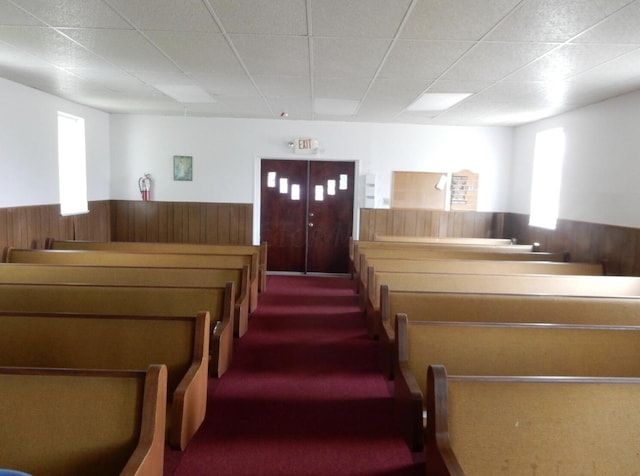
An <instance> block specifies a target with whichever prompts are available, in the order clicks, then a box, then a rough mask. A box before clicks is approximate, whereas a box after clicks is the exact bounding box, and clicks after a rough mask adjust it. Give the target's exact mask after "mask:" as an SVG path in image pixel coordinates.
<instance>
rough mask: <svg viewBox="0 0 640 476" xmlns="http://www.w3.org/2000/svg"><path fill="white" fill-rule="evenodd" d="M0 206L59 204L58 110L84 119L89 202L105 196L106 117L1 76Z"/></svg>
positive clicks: (107, 146)
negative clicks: (0, 166)
mask: <svg viewBox="0 0 640 476" xmlns="http://www.w3.org/2000/svg"><path fill="white" fill-rule="evenodd" d="M0 104H2V114H0V164H2V173H1V174H0V207H15V206H27V205H42V204H52V203H59V193H58V188H59V187H58V137H57V129H58V126H57V120H58V118H57V114H58V111H62V112H66V113H69V114H73V115H75V116H79V117H83V118H84V119H85V131H86V148H87V186H88V198H89V200H108V199H109V181H110V177H109V173H110V163H109V160H110V151H109V115H108V114H106V113H104V112H100V111H97V110H95V109H91V108H87V107H84V106H79V105H78V104H75V103H72V102H69V101H65V100H63V99H60V98H57V97H55V96H51V95H49V94H45V93H42V92H40V91H36V90H35V89H31V88H28V87H25V86H22V85H19V84H16V83H14V82H11V81H7V80H4V79H2V78H0Z"/></svg>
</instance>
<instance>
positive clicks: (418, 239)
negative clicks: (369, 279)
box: [373, 233, 535, 247]
mask: <svg viewBox="0 0 640 476" xmlns="http://www.w3.org/2000/svg"><path fill="white" fill-rule="evenodd" d="M373 241H385V242H396V243H398V242H399V243H450V244H460V245H488V246H495V245H500V246H506V245H515V244H516V243H515V241H514V240H512V239H509V238H477V237H475V238H474V237H462V236H401V235H381V234H377V233H376V234H374V235H373ZM532 246H534V247H535V244H534V245H532Z"/></svg>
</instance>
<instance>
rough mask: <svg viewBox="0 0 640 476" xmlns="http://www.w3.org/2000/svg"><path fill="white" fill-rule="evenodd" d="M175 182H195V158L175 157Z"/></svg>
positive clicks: (187, 156) (186, 156)
mask: <svg viewBox="0 0 640 476" xmlns="http://www.w3.org/2000/svg"><path fill="white" fill-rule="evenodd" d="M173 180H182V181H191V180H193V157H191V156H189V155H174V156H173Z"/></svg>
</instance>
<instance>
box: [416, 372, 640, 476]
mask: <svg viewBox="0 0 640 476" xmlns="http://www.w3.org/2000/svg"><path fill="white" fill-rule="evenodd" d="M425 373H426V372H425ZM427 378H428V380H429V389H430V390H429V393H428V395H427V411H428V413H429V415H433V417H430V418H429V423H428V427H427V430H426V433H425V440H426V444H425V461H426V466H425V473H426V474H428V475H430V476H443V475H447V476H449V475H451V476H454V475H455V476H461V475H477V476H494V475H496V474H540V475H547V474H571V475H574V474H575V475H578V474H598V475H602V476H616V475H621V474H635V473H637V471H638V468H639V467H640V452H638V451H637V443H636V442H637V441H638V440H639V439H640V379H637V378H629V379H627V378H580V377H573V378H571V377H564V378H559V377H554V378H548V377H518V376H515V377H513V376H512V377H493V376H484V377H480V376H456V375H447V372H446V370H445V368H444V367H442V366H439V365H436V366H432V367H430V368H429V370H428V377H427Z"/></svg>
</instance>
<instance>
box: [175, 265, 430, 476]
mask: <svg viewBox="0 0 640 476" xmlns="http://www.w3.org/2000/svg"><path fill="white" fill-rule="evenodd" d="M351 286H352V281H351V280H350V279H348V278H344V277H310V276H269V282H268V288H267V292H266V293H264V294H263V295H262V296H261V297H260V304H259V306H258V309H257V310H256V311H255V312H254V313H253V314H252V315H251V317H250V321H249V331H248V332H247V334H245V336H244V337H243V338H242V339H241V340H239V341H237V342H236V348H235V350H234V360H233V364H232V366H231V368H230V369H229V371H228V372H227V373H226V374H225V375H224V376H223V377H222V378H221V379H220V380H219V381H216V380H212V381H211V385H210V392H209V406H208V408H207V417H206V420H205V422H204V424H203V426H202V427H201V428H200V430H199V431H198V433H197V434H196V436H195V438H194V439H193V440H192V442H191V443H190V445H189V446H188V447H187V449H186V450H185V451H184V452H182V453H180V452H176V451H172V450H167V455H166V462H165V475H175V476H187V475H188V476H194V475H214V474H215V475H234V476H236V475H252V476H254V475H296V476H303V475H380V476H382V475H389V476H392V475H393V476H395V475H397V476H400V475H415V474H421V473H422V474H424V473H423V471H424V469H423V466H422V465H420V464H419V463H415V462H414V459H413V458H414V457H415V455H412V453H411V452H410V451H409V449H408V447H407V445H406V444H405V442H404V441H403V440H402V438H401V437H400V434H399V432H398V429H397V426H396V423H395V421H394V419H393V399H392V397H391V395H390V392H389V387H388V384H387V382H385V380H384V379H383V377H382V376H381V374H380V372H379V371H378V369H377V366H376V365H377V364H376V363H377V358H376V344H375V342H374V341H372V340H371V339H370V338H368V337H367V335H366V332H365V328H364V322H363V318H362V315H361V314H360V312H359V309H358V306H357V297H356V296H355V295H354V293H353V289H352V287H351Z"/></svg>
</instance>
